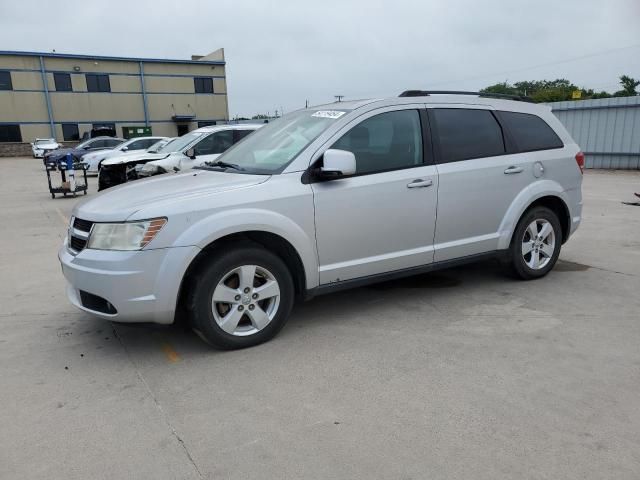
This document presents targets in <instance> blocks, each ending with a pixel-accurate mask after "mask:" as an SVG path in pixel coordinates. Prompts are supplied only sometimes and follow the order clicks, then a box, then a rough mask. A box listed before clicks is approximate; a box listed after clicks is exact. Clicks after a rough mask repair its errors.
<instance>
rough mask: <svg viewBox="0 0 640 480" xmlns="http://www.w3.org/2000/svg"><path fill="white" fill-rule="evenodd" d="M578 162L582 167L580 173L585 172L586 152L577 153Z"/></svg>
mask: <svg viewBox="0 0 640 480" xmlns="http://www.w3.org/2000/svg"><path fill="white" fill-rule="evenodd" d="M576 163H577V164H578V167H580V173H584V153H582V152H578V153H576Z"/></svg>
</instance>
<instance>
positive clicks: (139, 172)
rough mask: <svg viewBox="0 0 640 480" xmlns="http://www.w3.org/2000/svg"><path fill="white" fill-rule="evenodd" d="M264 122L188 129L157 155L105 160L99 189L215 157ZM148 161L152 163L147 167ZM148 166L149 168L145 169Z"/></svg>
mask: <svg viewBox="0 0 640 480" xmlns="http://www.w3.org/2000/svg"><path fill="white" fill-rule="evenodd" d="M261 126H262V125H258V124H248V125H219V126H211V127H202V128H198V129H197V130H194V131H192V132H189V133H187V134H185V135H183V136H181V137H178V138H177V139H176V140H174V141H173V142H171V143H170V144H168V145H167V146H166V147H164V148H163V149H162V150H161V151H160V152H159V154H158V155H153V156H149V155H144V154H142V155H136V156H132V157H115V158H111V159H108V160H105V161H104V162H102V167H101V168H100V174H99V176H98V191H100V190H104V189H106V188H109V187H113V186H115V185H120V184H121V183H126V182H129V181H131V180H137V179H138V178H141V177H143V176H144V177H148V176H152V175H157V174H160V173H166V172H174V171H179V170H188V169H190V168H193V167H194V166H197V165H202V164H204V163H205V162H211V161H213V160H215V159H216V158H217V157H218V156H220V154H221V153H222V152H224V151H225V150H227V149H228V148H229V147H231V145H233V144H235V143H237V142H239V141H240V140H242V139H243V138H244V137H246V136H247V135H249V134H250V133H251V132H253V131H254V130H257V129H258V128H260V127H261ZM146 164H150V165H149V166H148V167H147V166H146ZM145 167H146V168H145Z"/></svg>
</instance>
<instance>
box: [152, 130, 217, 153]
mask: <svg viewBox="0 0 640 480" xmlns="http://www.w3.org/2000/svg"><path fill="white" fill-rule="evenodd" d="M209 133H210V132H189V133H185V134H184V135H183V136H181V137H178V138H176V139H174V140H172V141H171V142H170V143H167V144H166V145H165V146H164V147H162V153H172V152H179V151H182V150H184V149H185V148H187V147H188V146H189V145H191V144H192V143H193V142H195V141H196V140H198V139H200V138H201V137H202V136H203V135H208V134H209Z"/></svg>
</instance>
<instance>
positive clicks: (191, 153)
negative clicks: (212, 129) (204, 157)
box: [184, 147, 196, 160]
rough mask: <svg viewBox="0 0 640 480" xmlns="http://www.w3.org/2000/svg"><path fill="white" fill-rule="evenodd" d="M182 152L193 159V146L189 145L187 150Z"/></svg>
mask: <svg viewBox="0 0 640 480" xmlns="http://www.w3.org/2000/svg"><path fill="white" fill-rule="evenodd" d="M184 154H185V155H186V156H187V157H189V158H190V159H191V160H193V159H194V158H196V151H195V149H194V148H193V147H191V148H190V149H189V150H187V151H186V152H184Z"/></svg>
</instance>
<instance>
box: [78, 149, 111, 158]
mask: <svg viewBox="0 0 640 480" xmlns="http://www.w3.org/2000/svg"><path fill="white" fill-rule="evenodd" d="M112 151H113V150H93V151H92V152H90V153H86V154H84V155H83V156H82V158H83V159H88V158H95V157H102V156H104V155H105V154H107V153H109V152H112Z"/></svg>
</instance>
